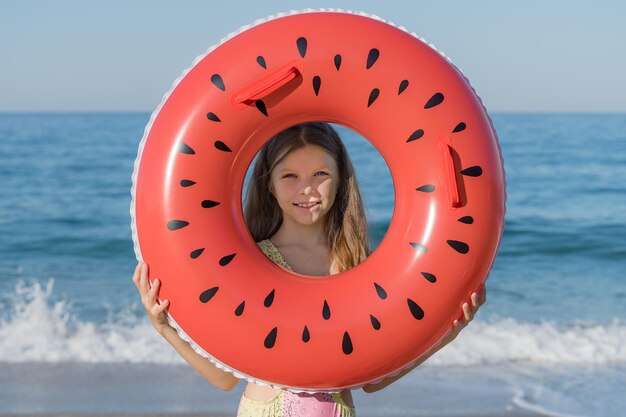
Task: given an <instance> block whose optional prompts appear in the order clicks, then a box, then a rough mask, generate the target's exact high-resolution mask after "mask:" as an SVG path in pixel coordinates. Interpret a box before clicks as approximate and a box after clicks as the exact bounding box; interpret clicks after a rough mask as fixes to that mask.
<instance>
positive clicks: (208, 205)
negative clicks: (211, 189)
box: [202, 200, 220, 208]
mask: <svg viewBox="0 0 626 417" xmlns="http://www.w3.org/2000/svg"><path fill="white" fill-rule="evenodd" d="M219 205H220V203H218V202H217V201H213V200H204V201H203V202H202V207H204V208H211V207H215V206H219Z"/></svg>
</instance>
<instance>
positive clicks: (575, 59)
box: [0, 0, 626, 112]
mask: <svg viewBox="0 0 626 417" xmlns="http://www.w3.org/2000/svg"><path fill="white" fill-rule="evenodd" d="M308 7H311V8H322V7H324V8H342V9H347V10H360V11H364V12H367V13H371V14H376V15H378V16H380V17H382V18H384V19H386V20H388V21H391V22H393V23H395V24H397V25H401V26H404V27H406V28H407V29H408V30H409V31H413V32H416V33H417V34H418V35H419V36H421V37H423V38H425V39H426V40H427V41H429V42H430V43H432V44H434V45H435V46H436V47H437V48H438V49H439V50H441V51H442V52H444V53H445V54H446V55H447V56H448V57H450V59H452V62H454V64H455V65H456V66H457V67H459V68H460V69H461V70H463V72H464V73H465V75H466V76H467V77H468V78H469V80H470V81H471V83H472V85H473V86H474V88H475V89H476V91H477V92H478V94H479V95H480V96H481V98H482V99H483V102H484V104H485V105H486V107H487V109H488V110H490V111H530V112H545V111H565V112H571V111H574V112H584V111H591V112H602V111H610V112H626V24H625V22H626V2H624V1H621V0H619V1H618V0H606V1H598V2H593V1H577V0H570V1H565V0H554V1H550V0H543V1H539V0H525V1H517V2H513V1H504V0H499V1H496V0H494V1H487V0H473V1H438V2H436V1H427V2H426V1H408V0H406V1H392V0H387V1H355V0H335V1H299V0H298V1H289V2H287V1H285V2H279V1H274V0H265V1H247V0H245V1H239V0H231V1H225V2H224V1H210V0H205V1H180V2H173V1H147V0H139V1H118V0H112V1H102V2H93V1H28V0H26V1H17V0H16V1H8V0H0V111H152V110H153V109H154V108H155V107H156V106H157V105H158V104H159V103H160V102H161V98H162V96H163V93H165V92H166V91H167V90H169V88H170V86H171V84H172V82H173V81H174V80H175V79H176V78H177V77H178V76H179V75H180V74H181V72H182V71H183V70H184V69H185V68H187V67H188V66H190V65H191V63H192V61H193V59H194V58H195V57H196V56H198V55H200V54H202V53H204V52H205V51H206V50H207V49H208V47H209V46H211V45H213V44H215V43H217V42H219V40H220V39H221V38H222V37H223V36H225V35H227V34H228V33H230V32H232V31H234V30H237V29H238V28H239V27H241V26H243V25H247V24H250V23H252V22H253V21H254V20H256V19H259V18H264V17H266V16H268V15H271V14H275V13H278V12H281V11H289V10H292V9H295V10H300V9H305V8H308Z"/></svg>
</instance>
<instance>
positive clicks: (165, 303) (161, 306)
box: [152, 300, 170, 315]
mask: <svg viewBox="0 0 626 417" xmlns="http://www.w3.org/2000/svg"><path fill="white" fill-rule="evenodd" d="M169 305H170V302H169V301H168V300H163V301H161V304H155V305H154V307H153V308H152V312H153V313H154V314H155V315H158V314H161V313H163V312H164V311H165V310H166V309H167V307H168V306H169Z"/></svg>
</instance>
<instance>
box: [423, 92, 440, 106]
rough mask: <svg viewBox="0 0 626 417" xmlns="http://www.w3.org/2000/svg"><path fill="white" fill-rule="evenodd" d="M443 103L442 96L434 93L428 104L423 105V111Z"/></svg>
mask: <svg viewBox="0 0 626 417" xmlns="http://www.w3.org/2000/svg"><path fill="white" fill-rule="evenodd" d="M442 102H443V94H441V93H435V95H433V96H432V97H431V98H430V99H429V100H428V102H427V103H426V104H425V105H424V108H425V109H430V108H431V107H435V106H438V105H439V104H441V103H442Z"/></svg>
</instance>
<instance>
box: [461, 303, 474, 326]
mask: <svg viewBox="0 0 626 417" xmlns="http://www.w3.org/2000/svg"><path fill="white" fill-rule="evenodd" d="M463 314H464V315H465V321H466V322H467V321H471V320H472V312H471V311H470V307H469V304H467V303H463Z"/></svg>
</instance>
